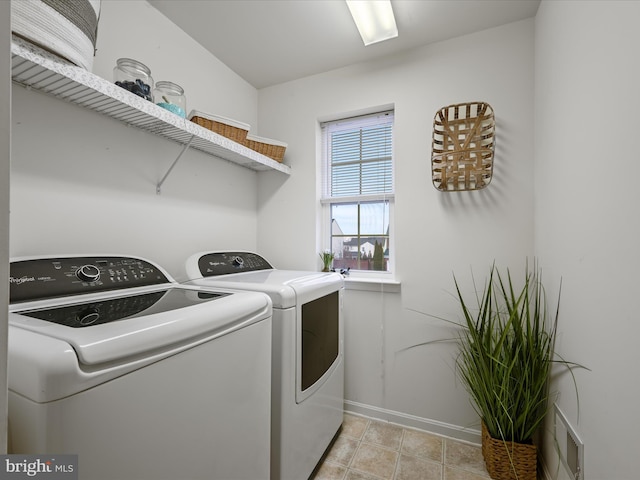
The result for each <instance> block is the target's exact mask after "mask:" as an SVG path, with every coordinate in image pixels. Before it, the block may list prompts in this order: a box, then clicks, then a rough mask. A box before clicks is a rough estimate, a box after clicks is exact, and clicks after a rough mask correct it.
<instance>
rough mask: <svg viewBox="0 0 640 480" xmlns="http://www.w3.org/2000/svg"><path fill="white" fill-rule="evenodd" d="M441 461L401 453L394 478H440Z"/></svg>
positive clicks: (431, 479) (416, 479)
mask: <svg viewBox="0 0 640 480" xmlns="http://www.w3.org/2000/svg"><path fill="white" fill-rule="evenodd" d="M441 479H442V462H439V463H436V462H431V461H429V460H425V459H422V458H418V457H411V456H409V455H401V456H400V461H399V462H398V471H397V472H396V476H395V477H394V480H441Z"/></svg>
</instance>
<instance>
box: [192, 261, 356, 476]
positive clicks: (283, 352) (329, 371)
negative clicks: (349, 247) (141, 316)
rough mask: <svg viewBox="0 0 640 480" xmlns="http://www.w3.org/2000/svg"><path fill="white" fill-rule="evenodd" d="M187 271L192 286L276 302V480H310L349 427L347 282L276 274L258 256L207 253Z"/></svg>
mask: <svg viewBox="0 0 640 480" xmlns="http://www.w3.org/2000/svg"><path fill="white" fill-rule="evenodd" d="M185 266H186V274H187V277H188V278H189V281H188V282H187V284H189V285H199V286H204V287H209V288H232V289H236V290H243V291H253V292H264V293H266V294H267V295H269V297H270V298H271V301H272V303H273V337H272V346H273V348H272V352H273V357H272V397H271V407H272V413H271V419H272V423H271V434H272V442H271V480H304V479H306V478H308V477H309V476H310V475H311V474H312V472H313V470H314V468H315V467H316V465H317V464H318V462H319V461H320V459H321V458H322V456H323V454H324V452H325V450H326V449H327V447H328V446H329V444H330V443H331V441H332V439H333V437H334V436H335V435H336V433H337V431H338V430H339V428H340V426H341V424H342V418H343V408H344V352H343V349H344V340H343V332H344V327H343V320H342V297H343V292H344V280H343V278H342V276H341V275H340V274H338V273H321V272H308V271H292V270H279V269H275V268H273V267H272V265H271V264H270V263H269V262H268V261H267V260H265V259H264V258H263V257H261V256H260V255H257V254H255V253H252V252H201V253H197V254H194V255H192V256H191V257H190V258H188V259H187V261H186V264H185Z"/></svg>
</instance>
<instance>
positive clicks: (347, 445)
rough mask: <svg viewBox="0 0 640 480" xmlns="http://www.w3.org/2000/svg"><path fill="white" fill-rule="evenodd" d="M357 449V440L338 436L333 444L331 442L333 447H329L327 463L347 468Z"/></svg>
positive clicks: (341, 435)
mask: <svg viewBox="0 0 640 480" xmlns="http://www.w3.org/2000/svg"><path fill="white" fill-rule="evenodd" d="M357 448H358V441H357V440H355V439H353V438H350V437H347V436H345V435H343V434H340V435H339V436H338V438H336V440H335V442H333V445H331V449H330V450H329V452H328V453H327V457H326V459H327V461H329V462H332V463H338V464H340V465H344V466H345V467H348V466H349V463H350V462H351V459H352V458H353V455H354V454H355V453H356V450H357Z"/></svg>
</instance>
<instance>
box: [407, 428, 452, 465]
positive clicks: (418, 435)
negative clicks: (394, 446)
mask: <svg viewBox="0 0 640 480" xmlns="http://www.w3.org/2000/svg"><path fill="white" fill-rule="evenodd" d="M443 444H444V439H443V437H440V436H438V435H433V434H431V433H427V432H423V431H420V430H410V429H405V430H404V436H403V438H402V449H401V451H402V453H406V454H408V455H414V456H416V457H422V458H426V459H429V460H435V461H437V462H441V463H442V452H443Z"/></svg>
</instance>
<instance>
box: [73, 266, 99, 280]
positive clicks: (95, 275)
mask: <svg viewBox="0 0 640 480" xmlns="http://www.w3.org/2000/svg"><path fill="white" fill-rule="evenodd" d="M76 277H78V279H79V280H82V281H83V282H97V281H98V280H100V269H99V268H98V267H96V266H95V265H83V266H81V267H80V268H79V269H78V270H76Z"/></svg>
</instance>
